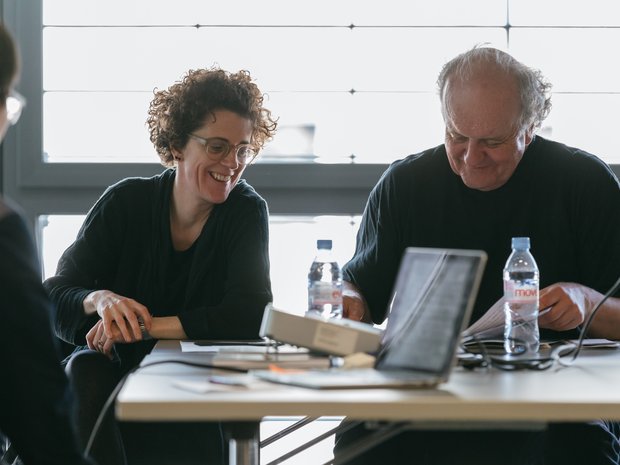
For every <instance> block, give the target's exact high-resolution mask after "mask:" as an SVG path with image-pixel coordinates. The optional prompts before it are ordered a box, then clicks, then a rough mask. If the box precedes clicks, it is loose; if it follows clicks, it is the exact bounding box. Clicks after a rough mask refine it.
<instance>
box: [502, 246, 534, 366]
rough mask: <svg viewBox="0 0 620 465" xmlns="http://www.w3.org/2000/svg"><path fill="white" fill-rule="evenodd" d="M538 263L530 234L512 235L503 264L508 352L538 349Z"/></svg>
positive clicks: (506, 346)
mask: <svg viewBox="0 0 620 465" xmlns="http://www.w3.org/2000/svg"><path fill="white" fill-rule="evenodd" d="M538 283H539V273H538V266H537V265H536V261H535V260H534V257H533V256H532V254H531V253H530V238H529V237H513V238H512V253H511V254H510V257H508V261H507V262H506V266H505V267H504V300H505V303H504V314H505V317H506V323H505V326H504V349H505V350H506V352H507V353H509V354H531V353H535V352H538V346H539V342H540V336H539V332H538Z"/></svg>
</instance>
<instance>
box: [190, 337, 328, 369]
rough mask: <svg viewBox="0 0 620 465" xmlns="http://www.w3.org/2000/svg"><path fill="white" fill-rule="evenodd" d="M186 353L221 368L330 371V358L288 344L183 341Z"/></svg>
mask: <svg viewBox="0 0 620 465" xmlns="http://www.w3.org/2000/svg"><path fill="white" fill-rule="evenodd" d="M180 342H181V350H182V352H183V353H187V354H190V353H193V354H196V355H194V356H199V354H204V355H205V357H208V359H207V361H208V363H211V364H213V366H218V367H237V368H245V369H259V368H269V367H270V366H271V365H275V366H278V367H281V368H328V367H329V366H330V364H331V359H330V357H329V356H324V355H315V354H312V353H310V351H309V350H308V349H306V348H300V347H295V346H291V345H288V344H278V345H275V346H274V345H268V344H266V343H264V342H260V341H259V342H252V343H247V342H244V341H209V342H206V341H180Z"/></svg>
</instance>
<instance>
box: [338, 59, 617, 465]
mask: <svg viewBox="0 0 620 465" xmlns="http://www.w3.org/2000/svg"><path fill="white" fill-rule="evenodd" d="M438 85H439V95H440V101H441V108H442V114H443V118H444V121H445V128H446V129H445V142H444V143H443V144H441V145H439V146H437V147H435V148H432V149H429V150H426V151H424V152H422V153H418V154H414V155H410V156H408V157H406V158H404V159H403V160H400V161H397V162H395V163H393V164H392V165H391V166H390V167H389V169H388V170H387V171H386V172H385V173H384V174H383V176H382V177H381V179H380V181H379V183H378V184H377V186H376V187H375V188H374V189H373V191H372V193H371V195H370V197H369V200H368V203H367V206H366V209H365V212H364V216H363V220H362V224H361V227H360V230H359V233H358V236H357V246H356V251H355V254H354V256H353V258H352V259H351V261H350V262H349V263H347V264H346V265H345V266H344V270H343V272H344V280H345V281H346V282H345V285H344V286H345V291H344V294H345V296H344V315H345V316H346V317H348V318H351V319H354V320H363V321H367V322H370V321H372V322H374V323H381V322H382V321H383V320H384V319H385V317H386V309H387V307H388V300H389V298H390V293H391V291H392V285H393V282H394V279H395V276H396V273H397V269H398V264H399V260H400V258H401V255H402V254H403V251H404V250H405V248H406V247H408V246H419V247H440V248H442V247H443V248H461V249H482V250H484V251H486V252H487V254H488V257H489V261H488V264H487V267H486V270H485V273H484V275H483V278H482V283H481V287H480V291H479V294H478V299H477V302H476V304H475V308H474V312H473V317H472V322H473V321H475V320H477V319H478V318H480V317H481V316H482V315H483V314H484V312H485V311H486V310H487V309H488V308H489V307H490V306H491V305H492V304H493V303H494V302H495V301H497V300H498V299H499V298H500V297H501V296H502V294H503V289H502V268H503V265H504V263H505V261H506V258H507V257H508V255H509V253H510V240H511V238H512V237H516V236H529V237H530V238H531V242H532V252H533V255H534V257H535V258H536V261H537V263H538V266H539V269H540V275H541V291H540V302H539V306H540V308H546V307H551V310H550V311H549V312H548V313H547V314H545V315H543V316H541V317H540V318H539V324H540V327H541V328H542V337H554V338H557V337H559V338H562V339H564V338H575V337H577V336H578V334H579V331H578V328H579V326H580V325H581V324H582V323H584V321H585V319H586V318H587V317H588V316H589V314H590V312H591V311H592V309H593V308H594V306H595V305H596V304H597V302H599V300H601V298H602V297H603V294H604V293H605V292H607V291H608V289H609V288H611V286H612V285H613V284H614V282H615V281H616V279H617V278H618V276H619V275H620V186H619V183H618V179H617V178H616V176H615V175H614V174H613V172H612V171H611V169H610V168H609V166H607V165H606V164H605V163H603V162H602V161H601V160H600V159H598V158H597V157H595V156H594V155H591V154H589V153H587V152H585V151H583V150H580V149H576V148H572V147H568V146H566V145H563V144H561V143H558V142H553V141H550V140H547V139H545V138H543V137H540V136H539V135H536V130H537V129H538V128H539V127H540V125H541V123H542V121H543V120H544V119H545V118H546V116H547V114H548V112H549V111H550V106H551V103H550V92H549V91H550V85H549V84H548V83H547V82H546V81H545V80H544V78H543V77H542V75H541V74H540V72H539V71H537V70H533V69H531V68H528V67H527V66H525V65H523V64H522V63H520V62H518V61H517V60H515V59H514V58H513V57H511V56H510V55H508V54H507V53H504V52H502V51H499V50H496V49H493V48H486V47H477V48H474V49H472V50H470V51H468V52H466V53H463V54H461V55H459V56H457V57H456V58H454V59H453V60H451V61H450V62H448V63H447V64H446V65H445V66H444V68H443V70H442V71H441V73H440V75H439V79H438ZM588 335H589V336H590V337H601V338H609V339H620V299H619V298H618V294H616V295H615V296H614V297H612V298H610V299H609V300H608V301H607V302H606V303H605V305H603V306H602V307H601V308H600V310H599V311H598V312H597V315H596V318H595V319H594V320H593V323H592V326H591V327H590V330H589V334H588ZM365 433H367V432H365V431H361V432H360V428H358V429H357V431H355V432H351V433H346V434H345V435H343V437H340V438H339V441H338V445H337V447H336V449H335V450H336V455H337V454H338V451H339V450H341V448H342V447H343V446H344V444H346V443H347V442H348V441H349V440H350V438H352V437H354V436H355V435H356V434H365ZM618 433H619V428H618V425H617V424H616V423H614V422H604V421H597V422H594V423H590V424H570V423H568V424H552V425H550V426H549V428H548V429H547V431H546V432H545V433H543V434H539V433H522V432H516V431H510V432H505V433H500V432H487V433H484V434H483V433H473V432H463V431H461V432H443V433H437V432H428V431H427V432H421V431H419V432H410V433H406V434H402V435H400V436H398V437H396V438H394V439H392V440H389V441H387V442H385V443H384V444H383V445H382V446H380V447H377V448H375V449H374V450H372V451H371V452H369V453H368V454H366V455H365V456H364V457H362V458H359V459H356V460H355V461H354V463H356V464H360V463H379V462H378V461H377V460H379V459H381V460H380V461H382V463H413V462H414V458H415V463H416V464H417V463H421V464H426V463H476V464H482V463H499V462H501V463H503V464H508V463H519V464H524V463H543V462H542V461H543V460H544V463H546V464H560V463H561V464H564V465H566V464H573V463H574V464H585V463H587V464H589V465H592V464H612V463H613V464H616V463H618V460H619V454H620V444H619V443H618ZM448 444H449V447H445V446H446V445H448ZM508 451H509V452H508ZM519 452H520V453H519ZM405 457H411V460H408V459H405ZM425 457H426V459H425ZM499 457H501V459H499ZM498 460H499V462H498ZM352 463H353V462H352Z"/></svg>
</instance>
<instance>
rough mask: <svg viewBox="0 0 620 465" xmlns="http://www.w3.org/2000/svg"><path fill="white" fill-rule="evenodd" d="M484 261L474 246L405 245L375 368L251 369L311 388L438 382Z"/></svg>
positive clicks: (444, 378) (465, 317) (465, 319)
mask: <svg viewBox="0 0 620 465" xmlns="http://www.w3.org/2000/svg"><path fill="white" fill-rule="evenodd" d="M486 260H487V256H486V253H485V252H483V251H478V250H456V249H431V248H415V247H410V248H407V249H406V250H405V252H404V254H403V257H402V259H401V263H400V267H399V270H398V274H397V277H396V283H395V285H394V291H393V294H392V299H391V302H390V305H389V307H390V308H389V314H388V321H387V325H386V329H385V332H384V335H383V338H382V341H381V346H380V348H379V351H378V354H377V357H376V360H375V365H374V368H367V369H348V370H344V369H322V370H300V371H294V372H287V371H269V370H257V371H255V372H253V373H254V375H255V376H257V377H259V378H261V379H264V380H267V381H271V382H276V383H284V384H290V385H295V386H302V387H308V388H315V389H342V388H379V387H403V388H404V387H407V388H429V387H434V386H437V385H438V384H440V383H443V382H445V381H447V380H448V376H449V374H450V371H451V369H452V367H453V366H454V364H455V361H456V352H457V348H458V344H459V341H460V336H461V331H463V329H464V328H465V326H466V325H467V323H468V322H469V317H470V315H471V311H472V308H473V305H474V302H475V300H476V295H477V293H478V287H479V285H480V280H481V278H482V272H483V270H484V266H485V264H486Z"/></svg>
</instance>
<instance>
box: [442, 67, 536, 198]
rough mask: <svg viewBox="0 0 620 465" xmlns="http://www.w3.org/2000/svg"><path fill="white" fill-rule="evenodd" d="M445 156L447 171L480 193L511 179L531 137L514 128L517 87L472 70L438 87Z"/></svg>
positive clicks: (506, 79)
mask: <svg viewBox="0 0 620 465" xmlns="http://www.w3.org/2000/svg"><path fill="white" fill-rule="evenodd" d="M443 98H444V102H445V108H446V112H445V113H446V114H445V115H444V118H445V123H446V139H445V145H446V152H447V153H448V161H449V162H450V167H451V168H452V171H454V172H455V173H456V174H458V175H459V176H460V177H461V179H462V180H463V183H464V184H465V185H466V186H467V187H469V188H471V189H477V190H480V191H490V190H493V189H497V188H499V187H501V186H503V185H504V184H505V183H506V182H507V181H508V180H509V179H510V177H511V176H512V174H513V173H514V171H515V169H516V168H517V165H518V164H519V162H520V161H521V158H522V157H523V153H524V152H525V149H526V147H527V146H528V144H529V143H530V142H531V140H532V137H531V134H530V133H529V131H526V130H524V129H523V128H521V127H519V124H518V122H519V116H520V111H521V102H520V98H519V93H518V88H517V83H516V81H515V80H514V79H512V78H510V77H509V76H506V75H505V74H502V73H499V72H493V71H491V72H488V71H486V72H482V70H481V71H479V72H477V73H476V74H475V75H474V76H473V77H472V79H470V80H468V81H466V82H463V81H460V80H458V79H451V80H450V81H449V82H448V83H447V85H446V87H445V89H444V96H443Z"/></svg>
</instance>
